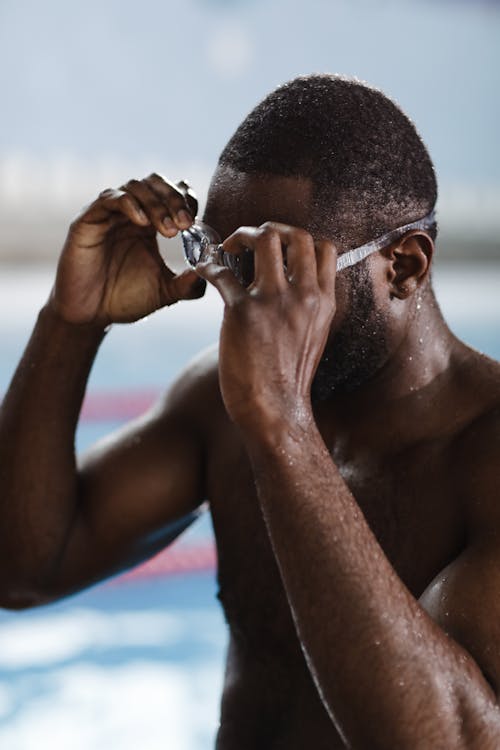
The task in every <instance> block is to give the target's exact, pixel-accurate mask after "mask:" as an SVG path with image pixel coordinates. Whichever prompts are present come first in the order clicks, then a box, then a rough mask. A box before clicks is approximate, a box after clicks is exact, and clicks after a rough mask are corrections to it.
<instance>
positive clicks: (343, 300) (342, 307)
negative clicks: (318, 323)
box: [330, 272, 351, 336]
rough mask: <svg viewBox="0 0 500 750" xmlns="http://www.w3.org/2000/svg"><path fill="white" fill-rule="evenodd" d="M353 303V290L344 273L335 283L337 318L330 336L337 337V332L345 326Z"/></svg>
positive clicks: (334, 319) (334, 320) (333, 321)
mask: <svg viewBox="0 0 500 750" xmlns="http://www.w3.org/2000/svg"><path fill="white" fill-rule="evenodd" d="M350 301H351V289H350V284H349V283H348V281H347V279H346V277H345V276H344V277H343V276H342V272H341V273H340V274H339V275H338V276H337V279H336V282H335V306H336V311H335V316H334V318H333V320H332V325H331V327H330V336H333V335H335V333H336V331H338V330H339V328H340V327H341V326H342V325H343V323H344V321H345V319H346V317H347V316H348V315H349V307H350Z"/></svg>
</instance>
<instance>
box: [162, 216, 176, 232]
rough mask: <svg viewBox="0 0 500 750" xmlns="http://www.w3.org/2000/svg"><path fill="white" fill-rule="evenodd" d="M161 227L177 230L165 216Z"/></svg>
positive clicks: (168, 217)
mask: <svg viewBox="0 0 500 750" xmlns="http://www.w3.org/2000/svg"><path fill="white" fill-rule="evenodd" d="M163 226H164V227H165V229H177V227H176V226H175V224H174V222H173V221H172V219H171V218H170V216H165V218H164V219H163Z"/></svg>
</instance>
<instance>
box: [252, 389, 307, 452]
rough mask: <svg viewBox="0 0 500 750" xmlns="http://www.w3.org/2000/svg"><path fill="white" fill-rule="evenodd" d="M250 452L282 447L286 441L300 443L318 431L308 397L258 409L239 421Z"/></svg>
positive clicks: (287, 443)
mask: <svg viewBox="0 0 500 750" xmlns="http://www.w3.org/2000/svg"><path fill="white" fill-rule="evenodd" d="M238 427H239V428H240V431H241V433H242V435H243V439H244V442H245V444H246V445H247V448H248V449H249V451H250V452H254V451H255V450H261V449H265V450H270V451H273V450H280V449H281V448H283V446H285V445H289V444H291V443H292V444H293V443H297V444H299V443H300V442H302V441H303V440H304V438H305V437H310V436H311V435H312V434H314V432H316V431H317V427H316V422H315V420H314V415H313V412H312V408H311V405H310V402H309V401H301V402H298V401H296V402H295V403H294V404H293V405H292V406H291V407H290V408H287V409H283V408H281V409H276V410H274V411H273V410H269V409H268V410H265V411H264V410H259V409H256V410H255V411H254V412H253V414H252V418H251V419H247V420H245V421H243V422H241V423H238Z"/></svg>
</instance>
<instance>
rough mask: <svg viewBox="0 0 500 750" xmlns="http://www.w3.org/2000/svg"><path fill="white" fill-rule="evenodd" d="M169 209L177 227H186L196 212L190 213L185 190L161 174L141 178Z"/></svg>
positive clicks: (191, 221)
mask: <svg viewBox="0 0 500 750" xmlns="http://www.w3.org/2000/svg"><path fill="white" fill-rule="evenodd" d="M143 182H144V183H146V185H148V187H149V188H150V189H151V190H152V191H153V192H154V193H155V194H156V195H157V196H158V198H159V199H160V200H161V201H162V203H164V204H165V205H166V206H167V207H168V210H169V214H170V217H171V219H172V221H173V222H174V224H175V225H176V226H177V228H178V229H187V228H188V227H190V226H191V224H192V223H193V218H194V216H196V214H193V215H192V214H191V211H190V208H189V204H188V203H187V201H186V196H185V191H183V190H182V188H180V187H178V186H177V185H175V184H174V183H173V182H170V181H169V180H166V179H165V178H164V177H161V175H159V174H156V172H153V174H150V175H149V177H146V178H145V179H144V180H143Z"/></svg>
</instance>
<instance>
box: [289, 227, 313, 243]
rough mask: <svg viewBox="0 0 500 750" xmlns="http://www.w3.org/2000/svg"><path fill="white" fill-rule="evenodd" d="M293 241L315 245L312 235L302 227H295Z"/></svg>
mask: <svg viewBox="0 0 500 750" xmlns="http://www.w3.org/2000/svg"><path fill="white" fill-rule="evenodd" d="M292 236H293V239H294V240H296V241H297V242H299V243H300V244H303V245H313V244H314V241H313V238H312V236H311V235H310V233H309V232H308V231H307V230H306V229H302V228H301V227H294V229H293V230H292Z"/></svg>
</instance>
